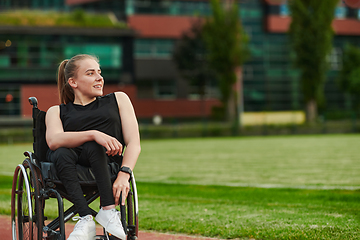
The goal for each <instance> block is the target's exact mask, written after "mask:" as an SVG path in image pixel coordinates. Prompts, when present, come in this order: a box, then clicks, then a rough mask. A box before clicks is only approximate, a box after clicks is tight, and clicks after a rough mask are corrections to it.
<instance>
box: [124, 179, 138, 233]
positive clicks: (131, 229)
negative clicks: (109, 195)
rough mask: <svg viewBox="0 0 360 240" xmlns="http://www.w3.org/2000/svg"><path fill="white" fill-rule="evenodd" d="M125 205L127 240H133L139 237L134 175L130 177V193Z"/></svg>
mask: <svg viewBox="0 0 360 240" xmlns="http://www.w3.org/2000/svg"><path fill="white" fill-rule="evenodd" d="M126 203H127V204H126V205H127V224H128V226H127V228H128V237H127V240H135V239H137V238H138V236H139V220H138V215H139V210H138V197H137V189H136V183H135V178H134V175H132V176H131V181H130V191H129V194H128V196H127V200H126Z"/></svg>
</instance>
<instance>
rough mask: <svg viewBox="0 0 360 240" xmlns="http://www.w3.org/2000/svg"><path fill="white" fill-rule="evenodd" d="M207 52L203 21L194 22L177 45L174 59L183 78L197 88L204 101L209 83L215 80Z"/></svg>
mask: <svg viewBox="0 0 360 240" xmlns="http://www.w3.org/2000/svg"><path fill="white" fill-rule="evenodd" d="M206 54H207V50H206V46H205V43H204V40H203V36H202V21H201V19H198V20H196V21H194V22H193V24H192V27H191V29H190V30H189V31H188V32H185V33H184V34H183V35H182V37H181V39H180V41H179V42H178V43H177V44H176V46H175V49H174V52H173V59H174V61H175V63H176V65H177V67H178V69H179V71H180V73H181V75H182V77H183V78H185V79H187V80H188V81H189V82H190V83H191V84H192V85H195V86H197V92H198V94H199V95H200V97H201V99H204V95H205V87H206V85H207V83H208V82H209V81H210V80H211V79H214V72H213V71H212V70H211V68H210V66H209V61H208V60H207V58H206Z"/></svg>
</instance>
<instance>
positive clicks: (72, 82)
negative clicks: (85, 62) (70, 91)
mask: <svg viewBox="0 0 360 240" xmlns="http://www.w3.org/2000/svg"><path fill="white" fill-rule="evenodd" d="M68 83H69V85H70V87H72V88H77V83H76V81H75V80H74V79H73V78H69V80H68Z"/></svg>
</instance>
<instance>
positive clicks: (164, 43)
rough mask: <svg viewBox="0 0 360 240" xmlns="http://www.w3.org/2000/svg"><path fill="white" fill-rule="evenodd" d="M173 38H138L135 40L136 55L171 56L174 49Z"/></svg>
mask: <svg viewBox="0 0 360 240" xmlns="http://www.w3.org/2000/svg"><path fill="white" fill-rule="evenodd" d="M174 43H175V40H173V39H137V40H136V41H135V55H136V57H155V58H156V57H166V58H169V57H171V54H172V52H173V49H174Z"/></svg>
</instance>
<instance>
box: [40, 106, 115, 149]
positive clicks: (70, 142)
mask: <svg viewBox="0 0 360 240" xmlns="http://www.w3.org/2000/svg"><path fill="white" fill-rule="evenodd" d="M45 124H46V142H47V144H48V146H49V148H50V149H51V150H53V151H54V150H56V149H58V148H60V147H66V148H74V147H78V146H80V145H82V144H84V143H85V142H89V141H96V142H97V143H98V144H100V145H102V146H104V147H105V148H106V149H107V152H106V153H107V154H108V155H111V156H113V155H116V154H118V153H121V152H122V145H121V143H120V142H119V141H118V140H117V139H116V138H114V137H111V136H109V135H107V134H105V133H102V132H99V131H96V130H90V131H82V132H64V129H63V125H62V122H61V119H60V107H59V106H53V107H51V108H49V110H48V111H47V113H46V118H45Z"/></svg>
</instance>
